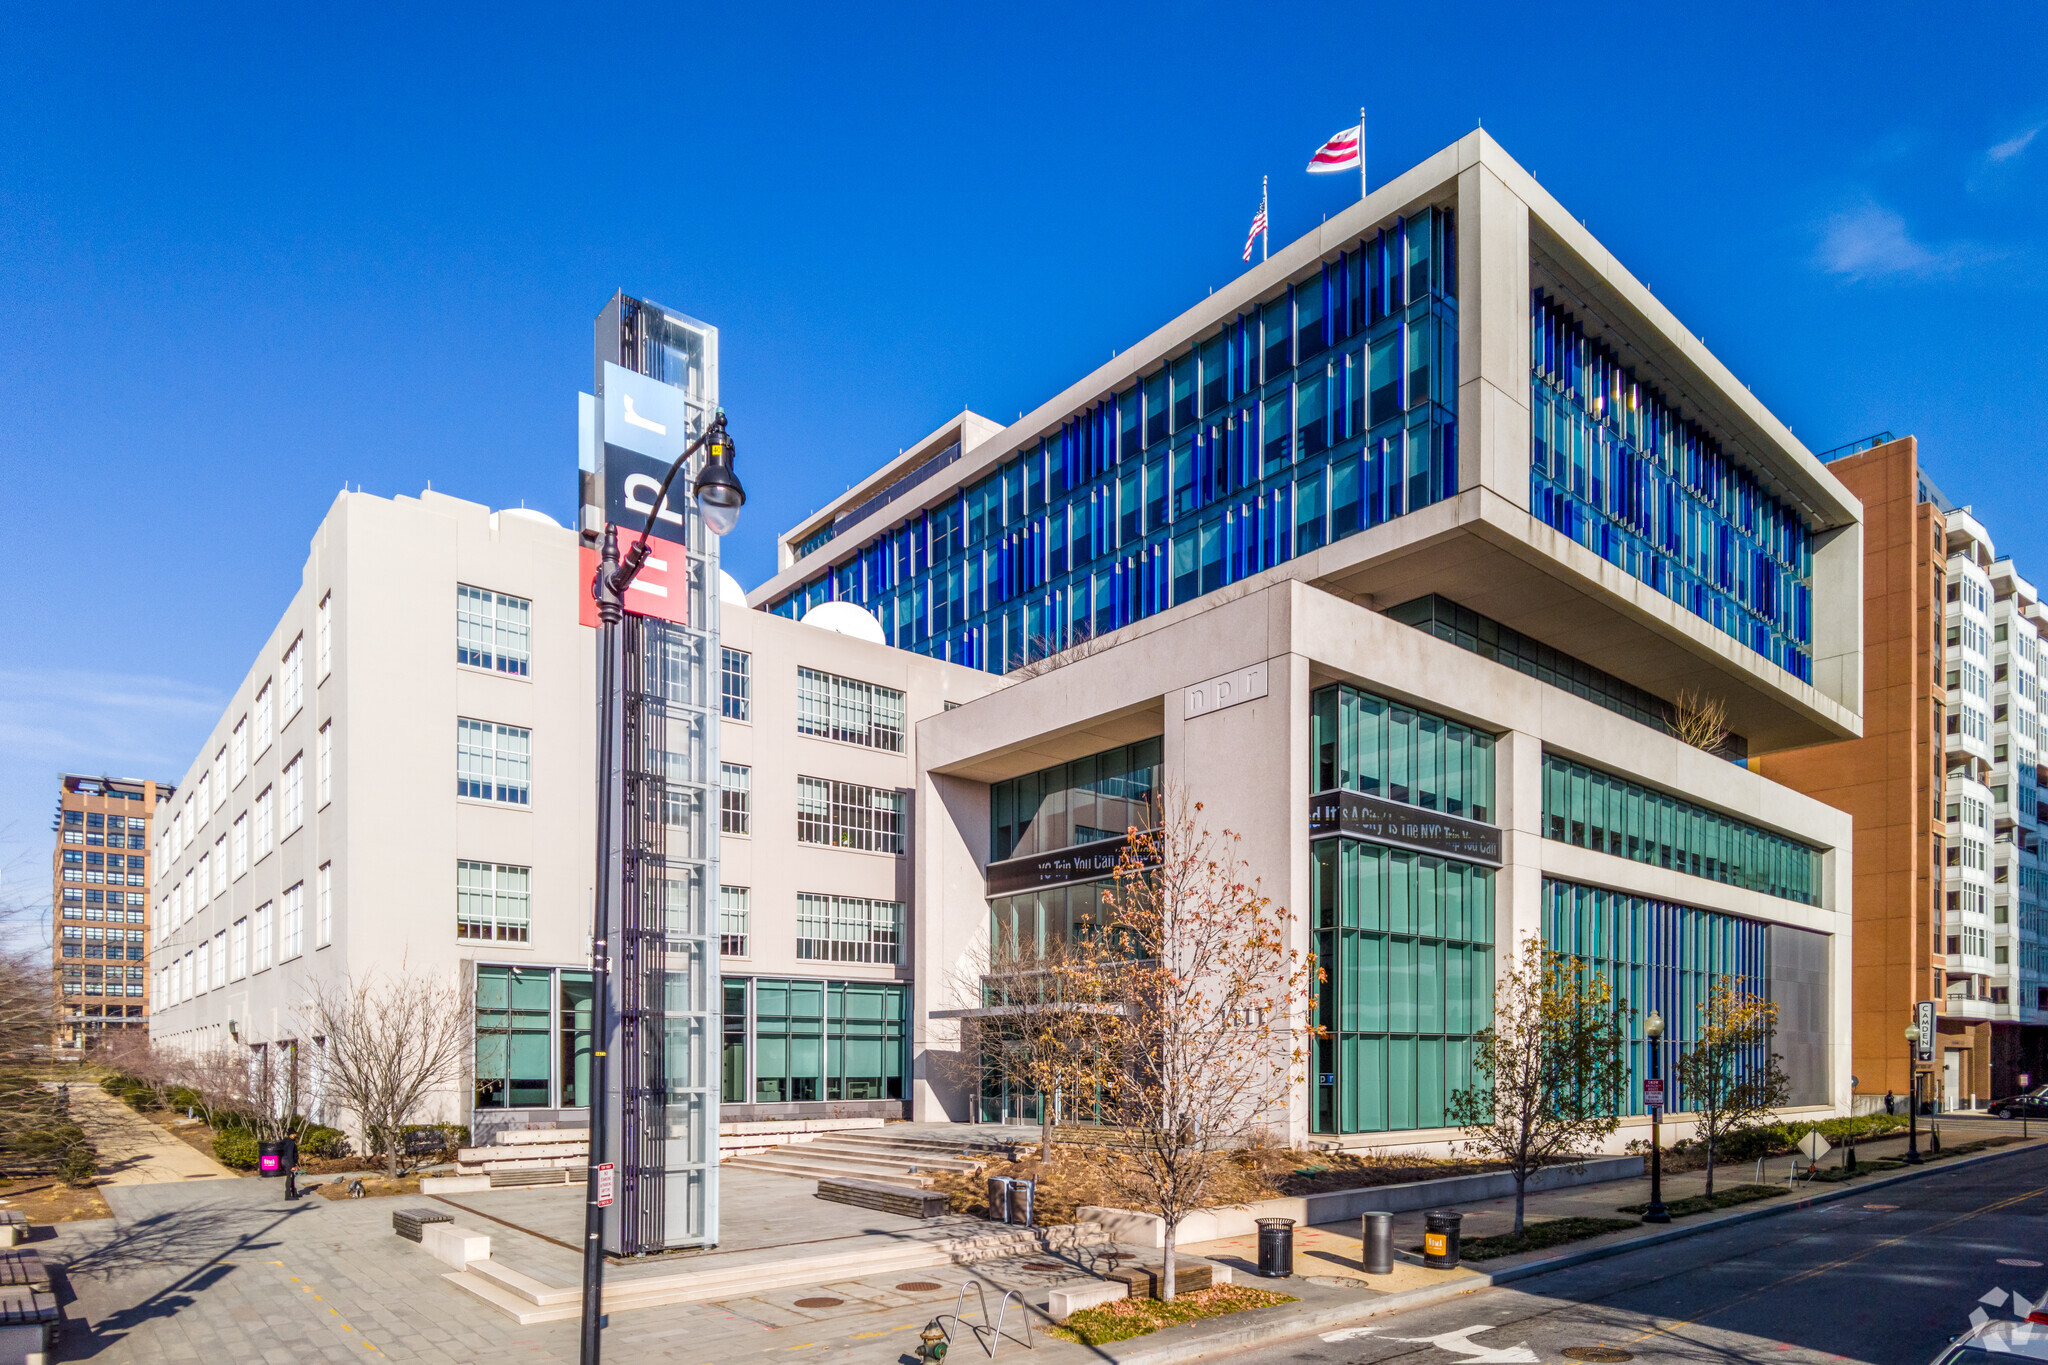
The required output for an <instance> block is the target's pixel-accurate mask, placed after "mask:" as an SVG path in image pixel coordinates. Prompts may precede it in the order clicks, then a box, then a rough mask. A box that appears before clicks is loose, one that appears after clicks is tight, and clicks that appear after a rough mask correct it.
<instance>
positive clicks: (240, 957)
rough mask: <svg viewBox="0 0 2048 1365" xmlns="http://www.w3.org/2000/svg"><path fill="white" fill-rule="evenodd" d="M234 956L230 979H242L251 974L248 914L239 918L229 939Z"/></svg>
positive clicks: (229, 970)
mask: <svg viewBox="0 0 2048 1365" xmlns="http://www.w3.org/2000/svg"><path fill="white" fill-rule="evenodd" d="M229 942H230V944H231V945H232V948H231V951H232V952H233V953H234V957H233V958H232V960H231V963H230V966H229V968H228V972H229V979H230V980H233V981H240V980H241V979H242V978H243V977H245V976H247V975H248V974H249V920H248V917H247V916H244V917H242V918H241V919H238V920H236V921H235V923H234V928H233V931H232V934H231V936H230V939H229Z"/></svg>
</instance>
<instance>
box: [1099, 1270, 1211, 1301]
mask: <svg viewBox="0 0 2048 1365" xmlns="http://www.w3.org/2000/svg"><path fill="white" fill-rule="evenodd" d="M1219 1271H1220V1272H1221V1278H1219V1277H1218V1272H1219ZM1165 1275H1166V1262H1164V1261H1160V1262H1158V1263H1157V1264H1154V1265H1129V1266H1124V1267H1123V1268H1121V1269H1119V1270H1112V1271H1110V1272H1109V1273H1108V1274H1107V1275H1105V1276H1104V1277H1103V1278H1104V1279H1106V1280H1110V1281H1115V1282H1118V1283H1121V1284H1126V1285H1129V1286H1130V1290H1131V1296H1132V1297H1133V1298H1145V1299H1156V1298H1158V1297H1159V1289H1160V1283H1159V1282H1160V1280H1161V1279H1162V1278H1164V1277H1165ZM1229 1283H1230V1270H1229V1267H1227V1266H1213V1265H1210V1264H1209V1263H1208V1262H1207V1261H1175V1262H1174V1263H1173V1292H1174V1293H1176V1294H1193V1293H1195V1292H1197V1291H1198V1290H1203V1289H1208V1288H1210V1287H1211V1286H1212V1285H1218V1284H1229Z"/></svg>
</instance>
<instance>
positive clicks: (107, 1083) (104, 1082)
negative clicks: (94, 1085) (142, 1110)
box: [100, 1076, 129, 1099]
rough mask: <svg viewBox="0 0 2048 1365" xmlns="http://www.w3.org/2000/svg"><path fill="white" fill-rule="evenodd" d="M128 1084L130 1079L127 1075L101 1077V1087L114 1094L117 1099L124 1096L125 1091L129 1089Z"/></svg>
mask: <svg viewBox="0 0 2048 1365" xmlns="http://www.w3.org/2000/svg"><path fill="white" fill-rule="evenodd" d="M128 1085H129V1080H128V1078H127V1077H126V1076H102V1077H100V1089H102V1090H104V1091H106V1092H107V1093H108V1094H109V1095H112V1096H113V1097H114V1098H116V1099H120V1098H122V1097H123V1092H124V1091H125V1090H127V1088H128Z"/></svg>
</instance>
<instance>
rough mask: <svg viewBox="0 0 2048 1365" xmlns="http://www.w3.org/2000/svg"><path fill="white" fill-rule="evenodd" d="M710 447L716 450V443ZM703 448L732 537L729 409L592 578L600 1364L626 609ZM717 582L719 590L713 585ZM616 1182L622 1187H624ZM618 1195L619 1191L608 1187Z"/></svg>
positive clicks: (594, 1245)
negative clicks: (665, 512) (672, 497)
mask: <svg viewBox="0 0 2048 1365" xmlns="http://www.w3.org/2000/svg"><path fill="white" fill-rule="evenodd" d="M707 446H708V447H709V448H708V450H706V447H707ZM699 450H706V453H705V459H704V468H703V470H702V471H701V472H700V473H699V474H698V475H697V481H696V483H695V484H694V485H693V487H692V490H691V491H692V494H693V496H695V498H696V500H697V507H698V510H699V511H700V512H702V514H703V516H704V524H705V525H706V526H708V527H710V528H711V530H713V531H715V532H717V533H718V534H719V535H724V534H726V533H727V532H729V531H731V530H732V528H733V525H734V523H735V522H737V521H738V520H739V515H740V507H741V506H742V505H743V504H744V503H745V502H746V500H747V494H746V490H745V489H744V488H742V487H741V486H740V481H739V479H738V478H737V477H736V476H735V475H734V474H733V470H732V464H733V444H732V437H731V436H729V435H728V434H727V433H726V429H725V412H724V410H723V409H720V410H719V411H718V413H717V414H715V415H714V416H713V417H712V419H711V424H710V425H709V426H707V427H706V428H705V429H704V433H703V434H702V435H701V436H699V437H698V438H697V439H696V440H694V441H692V442H690V445H689V447H688V448H687V449H686V450H684V451H683V453H682V454H681V455H678V456H677V457H676V459H675V463H673V464H671V465H670V466H669V467H668V473H667V474H666V475H665V476H664V477H663V478H662V481H661V491H660V492H658V493H656V494H655V496H654V502H653V505H652V506H651V507H650V508H649V509H648V512H647V521H646V524H645V525H643V526H642V527H641V528H640V534H639V537H638V538H637V539H636V540H635V541H634V542H633V546H632V548H631V549H629V550H627V551H626V554H625V556H624V558H623V559H621V557H620V555H619V533H618V528H617V527H616V526H609V525H608V526H606V527H605V529H604V540H603V542H602V546H601V549H600V551H599V555H598V564H597V572H596V573H595V574H593V575H592V576H591V580H590V595H591V597H592V598H593V599H595V600H596V602H597V617H598V676H597V896H596V898H595V900H596V906H595V910H594V912H593V921H594V922H593V924H592V926H591V936H590V968H591V994H592V1008H591V1026H592V1029H593V1031H594V1034H595V1036H594V1037H593V1038H592V1039H591V1042H592V1044H593V1046H592V1047H591V1050H590V1054H591V1055H590V1091H591V1097H592V1102H591V1105H590V1160H589V1162H588V1166H589V1179H588V1184H587V1187H586V1191H585V1198H586V1201H587V1202H586V1204H585V1207H584V1211H583V1321H582V1339H581V1349H580V1351H579V1353H578V1357H577V1358H578V1360H579V1361H581V1363H582V1365H598V1359H599V1354H600V1346H601V1332H602V1329H603V1326H604V1210H605V1207H606V1204H608V1203H609V1202H610V1200H609V1197H607V1198H606V1199H605V1200H604V1202H600V1200H599V1180H600V1165H601V1163H602V1162H603V1160H604V1152H605V1141H606V1133H605V1115H606V1107H607V1095H608V1093H609V1092H608V1090H607V1085H608V1082H609V1079H610V1071H611V1067H610V1059H609V1057H608V1056H607V1053H608V1052H609V1047H608V1043H609V1041H610V1038H611V959H610V948H609V945H608V943H607V937H608V934H609V926H610V924H611V922H612V919H613V917H614V916H615V915H616V914H617V911H618V903H619V899H618V898H619V896H620V894H621V891H622V889H623V888H622V886H621V878H622V877H623V876H624V869H625V860H624V856H623V850H622V848H621V846H620V842H619V840H620V831H621V829H622V827H623V825H624V823H625V776H624V763H625V747H626V746H625V711H626V708H625V698H624V696H623V695H622V694H623V691H624V687H625V647H626V646H625V636H624V634H623V633H622V632H621V631H620V629H619V626H620V623H621V622H622V621H623V620H624V617H625V596H626V589H627V588H629V587H631V586H632V585H633V580H634V579H635V578H636V577H638V576H639V573H640V569H641V566H642V565H644V564H645V563H646V562H647V556H648V553H649V552H650V551H651V550H652V549H653V546H652V545H651V543H650V542H649V541H648V539H647V537H648V536H649V535H650V534H651V533H652V532H653V530H654V518H655V517H656V516H657V515H659V513H660V511H661V509H662V507H663V506H665V505H666V500H667V498H668V490H669V485H670V484H671V483H673V482H674V481H675V477H676V474H677V473H678V472H679V471H680V470H681V469H682V468H683V467H684V466H685V465H687V464H689V462H690V458H691V457H692V456H693V455H695V454H696V453H697V452H698V451H699ZM710 590H711V591H712V592H714V593H715V592H717V591H718V585H717V584H715V583H714V584H712V585H711V588H710ZM615 1188H616V1187H615ZM606 1193H607V1196H609V1193H610V1192H609V1191H607V1192H606Z"/></svg>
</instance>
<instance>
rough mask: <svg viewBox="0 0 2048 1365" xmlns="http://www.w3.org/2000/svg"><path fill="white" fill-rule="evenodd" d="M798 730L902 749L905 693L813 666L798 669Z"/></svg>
mask: <svg viewBox="0 0 2048 1365" xmlns="http://www.w3.org/2000/svg"><path fill="white" fill-rule="evenodd" d="M796 732H797V733H798V734H800V735H816V736H817V737H819V738H820V739H836V740H838V741H840V742H841V743H844V744H861V745H865V746H866V747H868V748H870V749H886V750H888V751H889V752H890V753H896V754H900V753H902V752H903V694H902V693H901V692H898V691H895V690H894V689H892V688H887V687H877V686H875V685H874V684H873V683H864V682H860V681H858V680H857V679H854V678H842V677H840V676H839V675H838V674H836V673H819V672H817V671H816V670H814V669H809V668H799V669H797V671H796Z"/></svg>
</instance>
